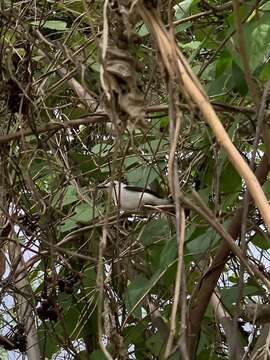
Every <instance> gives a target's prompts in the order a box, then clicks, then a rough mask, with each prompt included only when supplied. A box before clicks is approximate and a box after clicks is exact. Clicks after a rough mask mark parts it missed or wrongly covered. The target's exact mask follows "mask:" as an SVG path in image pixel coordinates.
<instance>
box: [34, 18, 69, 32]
mask: <svg viewBox="0 0 270 360" xmlns="http://www.w3.org/2000/svg"><path fill="white" fill-rule="evenodd" d="M31 25H33V26H40V27H42V28H45V29H51V30H58V31H64V30H66V29H67V23H66V22H65V21H61V20H48V21H45V22H44V23H43V21H32V22H31Z"/></svg>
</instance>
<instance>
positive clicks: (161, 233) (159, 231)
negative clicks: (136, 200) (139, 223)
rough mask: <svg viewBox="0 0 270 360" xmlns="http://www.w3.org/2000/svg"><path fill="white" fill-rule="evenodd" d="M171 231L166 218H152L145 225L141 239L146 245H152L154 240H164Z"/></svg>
mask: <svg viewBox="0 0 270 360" xmlns="http://www.w3.org/2000/svg"><path fill="white" fill-rule="evenodd" d="M169 233H170V226H169V223H168V220H167V219H166V218H161V219H157V220H152V221H151V222H148V223H147V224H146V225H145V226H144V227H143V231H142V233H141V235H140V240H141V242H142V243H143V244H145V245H150V244H152V243H153V242H157V241H159V240H164V239H166V238H167V236H168V234H169Z"/></svg>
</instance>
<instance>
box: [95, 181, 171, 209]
mask: <svg viewBox="0 0 270 360" xmlns="http://www.w3.org/2000/svg"><path fill="white" fill-rule="evenodd" d="M98 187H99V188H100V189H102V188H103V189H104V188H105V189H106V190H108V191H112V199H113V202H114V204H115V205H116V206H118V205H119V207H120V209H121V210H136V209H140V208H142V207H143V206H144V205H152V206H162V205H169V204H172V199H170V198H162V197H160V196H159V195H158V194H156V193H155V192H154V191H152V190H150V189H146V188H143V187H138V186H132V185H126V184H124V183H122V182H120V181H111V182H108V183H105V184H101V185H99V186H98Z"/></svg>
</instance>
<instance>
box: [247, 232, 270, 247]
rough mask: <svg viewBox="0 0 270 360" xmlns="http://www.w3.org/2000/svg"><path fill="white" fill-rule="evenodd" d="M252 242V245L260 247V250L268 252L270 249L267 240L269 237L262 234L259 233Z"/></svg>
mask: <svg viewBox="0 0 270 360" xmlns="http://www.w3.org/2000/svg"><path fill="white" fill-rule="evenodd" d="M251 241H252V244H254V245H256V246H258V247H259V248H260V249H263V250H268V249H269V248H270V243H269V241H268V240H267V235H266V236H265V237H264V236H262V235H261V234H260V233H257V234H256V235H255V236H254V237H253V238H252V240H251Z"/></svg>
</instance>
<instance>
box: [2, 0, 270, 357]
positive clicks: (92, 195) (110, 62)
mask: <svg viewBox="0 0 270 360" xmlns="http://www.w3.org/2000/svg"><path fill="white" fill-rule="evenodd" d="M106 3H107V2H105V1H83V0H63V1H45V0H44V1H40V0H39V1H35V2H34V1H28V2H23V1H13V0H5V1H2V2H1V5H0V9H1V82H0V89H1V97H0V103H1V119H2V121H1V127H0V129H1V131H0V147H1V149H0V160H1V172H2V174H1V175H0V189H1V191H0V197H1V200H0V201H1V202H0V209H1V218H2V220H1V228H2V231H1V241H2V244H3V247H2V253H1V262H0V270H3V271H2V272H3V273H4V275H3V280H2V281H3V286H2V293H1V295H2V297H1V301H2V303H1V334H0V335H1V336H2V337H4V339H2V340H1V339H0V346H1V347H2V348H3V349H6V350H9V351H13V352H14V351H16V352H24V351H23V348H22V347H20V344H21V343H19V345H18V342H17V334H18V328H19V329H20V327H19V326H23V327H24V326H26V325H25V324H24V321H26V320H25V319H24V320H22V319H23V317H20V316H21V315H19V313H20V306H19V304H20V303H19V301H18V297H17V298H16V296H18V295H19V296H22V297H23V298H25V301H26V302H27V303H28V305H29V306H30V307H31V311H32V315H31V316H32V318H33V320H34V321H33V324H32V325H31V326H33V328H34V329H35V331H36V333H37V336H38V340H39V344H38V347H39V349H40V352H41V354H42V358H47V359H60V358H61V359H62V358H66V359H92V360H94V359H103V358H104V359H105V358H107V359H108V358H110V357H109V356H111V358H112V359H128V358H130V359H164V358H167V359H180V358H181V359H182V358H183V359H189V358H190V359H191V358H192V357H193V358H196V359H199V360H203V359H213V360H214V359H215V360H216V359H227V358H229V357H230V358H235V359H238V358H239V359H240V358H241V356H242V355H239V354H242V353H241V351H243V349H244V346H245V349H246V352H247V354H248V356H251V354H253V355H254V353H255V352H256V351H259V350H258V348H257V346H258V345H257V344H258V341H259V340H260V339H262V333H263V330H262V327H261V326H260V324H258V323H257V322H256V316H255V315H254V321H253V322H249V320H248V318H247V317H246V315H245V311H244V309H245V305H246V304H248V303H250V302H255V303H258V304H264V303H266V302H267V301H268V290H269V289H267V288H266V285H265V283H263V282H262V279H261V278H260V279H258V278H256V277H254V273H252V272H251V271H249V269H247V267H246V264H247V263H245V264H244V263H243V262H241V261H240V259H239V258H238V257H237V256H236V255H235V254H233V253H231V252H230V250H229V248H228V245H227V243H226V241H225V240H224V238H221V236H220V233H217V231H216V228H214V226H213V223H214V222H215V221H216V222H219V223H220V224H222V226H223V227H224V229H226V231H227V233H229V234H230V235H231V236H232V237H233V239H234V240H239V239H241V241H240V243H241V244H240V245H239V248H240V249H241V251H242V252H243V256H244V258H245V259H247V261H250V262H251V263H252V264H253V265H254V266H255V267H256V268H257V269H258V271H259V272H260V273H261V276H262V277H264V278H265V279H268V273H267V271H268V267H269V263H268V249H269V234H268V231H267V229H266V226H265V224H264V222H263V220H262V218H261V215H260V213H259V212H258V210H257V209H256V207H255V206H254V205H253V203H250V205H249V200H248V199H249V198H247V196H248V195H247V192H246V186H245V184H244V182H243V180H242V178H241V176H240V175H239V174H240V173H239V169H238V168H236V167H235V166H234V165H233V164H232V162H231V161H230V159H229V158H228V156H227V153H226V151H225V150H224V148H223V147H222V144H221V143H219V142H218V141H217V139H216V137H215V136H214V135H213V132H212V131H211V128H210V127H209V125H208V124H207V123H206V122H205V119H204V117H203V115H202V113H201V112H200V111H199V109H198V107H197V106H195V105H194V104H193V103H192V101H191V98H190V97H189V96H187V92H186V90H185V88H184V86H183V87H182V88H181V86H178V85H179V81H180V84H181V81H182V80H181V74H179V77H180V80H179V79H171V78H170V74H168V71H167V69H166V67H165V65H164V62H163V59H162V56H161V54H160V52H159V51H158V47H157V41H156V38H155V36H154V35H153V32H155V29H154V30H153V29H150V28H149V27H147V24H145V22H144V21H143V20H142V17H141V16H140V12H139V11H138V10H136V9H137V6H138V7H139V6H144V5H145V6H146V8H147V9H149V11H153V12H154V13H155V14H159V15H160V19H161V20H160V21H162V22H163V23H164V24H167V25H168V24H171V25H172V24H173V28H174V38H175V41H176V45H177V46H178V47H179V49H181V51H182V52H183V54H184V56H185V57H186V59H187V61H188V63H189V65H190V66H191V69H192V71H193V73H194V74H196V75H197V76H198V79H199V80H200V82H201V84H202V85H203V88H204V89H205V91H206V92H207V94H208V96H209V97H210V100H211V104H212V106H213V107H214V109H215V111H216V112H217V114H218V116H219V119H220V121H221V123H222V125H223V127H224V128H225V130H226V132H227V133H228V134H229V136H230V138H231V139H232V141H233V143H234V145H235V146H236V148H237V150H238V151H239V153H240V154H241V155H242V157H243V159H245V161H246V162H247V163H249V164H250V165H251V168H252V169H259V171H258V174H259V175H258V177H259V176H261V178H260V179H259V180H260V182H261V183H264V185H263V190H264V192H265V194H266V195H267V197H268V198H269V193H270V182H269V181H270V180H269V179H268V180H267V173H268V170H269V169H268V167H269V165H268V162H267V158H266V162H265V156H267V155H269V154H268V140H267V137H268V128H267V127H268V123H267V122H268V117H269V112H267V106H268V103H269V96H268V92H267V89H268V88H267V87H268V86H269V84H268V80H269V76H270V59H269V54H270V44H269V39H270V36H269V34H270V1H269V0H261V1H260V0H259V1H255V0H250V1H246V2H241V4H240V1H239V2H238V0H234V1H233V2H228V3H227V2H223V1H220V0H209V1H199V0H184V1H173V2H168V1H146V0H145V1H139V2H136V1H133V2H132V1H121V0H118V1H108V7H107V8H106V9H105V10H106V11H105V10H104V7H105V6H106ZM135 3H137V4H135ZM143 3H144V5H142V4H143ZM237 4H238V5H239V6H238V7H237ZM170 5H171V7H170ZM130 9H132V11H131V12H130V14H129V16H128V15H127V14H128V11H127V10H130ZM106 14H107V15H106ZM239 17H240V20H241V21H240V22H239V21H238V20H237V19H239ZM237 21H238V22H237ZM239 27H240V30H239ZM168 28H169V25H168V27H167V29H168ZM106 34H107V35H106ZM106 36H107V37H106ZM241 36H242V38H241ZM241 39H242V40H241ZM106 41H107V42H108V44H107V47H106ZM172 41H173V40H172ZM240 41H242V43H241V44H242V47H241V46H240V45H239V44H240ZM243 47H244V50H243ZM104 49H105V50H106V51H104ZM173 61H174V59H171V62H172V64H173ZM246 64H247V65H246ZM104 68H105V70H106V71H105V72H104ZM265 89H266V90H265ZM264 92H265V94H266V95H265V94H264ZM254 94H257V95H258V99H259V100H258V101H256V96H255V95H254ZM263 94H264V95H263ZM265 108H266V110H265ZM259 109H260V111H259ZM264 110H265V111H264ZM178 112H179V113H180V115H179V118H177V119H176V118H174V115H177V114H178ZM259 114H261V115H259ZM261 118H262V119H263V126H261V125H259V120H260V119H261ZM177 121H179V122H180V132H179V136H177V137H176V138H175V136H174V135H175V134H177V131H176V127H177ZM262 128H263V130H262ZM256 134H257V135H256ZM258 140H259V141H258ZM174 143H175V148H173V144H174ZM172 149H173V150H172ZM252 156H254V159H253V158H252ZM172 159H173V162H174V163H173V166H174V171H173V174H174V176H173V177H172V172H170V167H169V166H170V161H171V160H172ZM265 163H266V165H265ZM263 166H266V167H267V170H263V171H264V173H263V174H261V173H260V169H261V168H263ZM263 169H264V168H263ZM111 179H113V180H116V179H117V180H120V181H127V182H129V183H130V184H132V185H135V186H141V187H149V188H151V189H152V190H154V191H156V192H158V193H159V194H160V195H161V196H163V197H166V196H169V195H170V194H171V195H172V196H173V199H174V201H175V199H178V200H177V201H179V198H177V193H175V190H176V187H175V184H176V183H177V188H178V189H179V190H180V189H181V196H183V194H184V196H185V197H186V198H188V199H190V200H191V205H187V204H186V203H185V201H184V200H183V199H182V200H181V204H180V207H182V208H183V207H184V208H185V209H184V211H185V222H184V223H183V219H182V222H181V221H180V222H179V217H180V213H181V210H179V209H178V210H177V206H176V216H175V215H174V214H172V213H171V209H170V211H169V210H166V208H165V209H159V210H158V211H157V210H155V209H153V208H151V209H150V208H149V207H148V208H147V209H140V210H136V211H135V213H136V214H134V213H132V212H131V213H130V212H128V213H126V212H122V211H121V210H120V209H117V208H116V207H115V205H114V204H112V203H111V202H110V196H107V195H106V194H105V193H104V192H103V191H101V190H99V189H98V185H99V184H100V183H103V182H104V181H109V180H111ZM194 191H196V194H195V195H194ZM251 195H252V194H251ZM198 198H199V199H200V200H198ZM243 202H244V209H246V210H247V214H246V215H245V213H244V212H243V211H242V208H241V206H242V204H243ZM192 204H193V205H194V204H195V205H197V206H198V207H199V208H201V210H202V213H203V214H206V215H207V214H208V215H209V213H210V216H209V217H210V221H207V216H206V217H205V216H202V214H201V213H199V212H198V211H197V210H196V207H194V206H192ZM239 209H240V210H239ZM241 211H242V212H241ZM245 216H246V217H245ZM211 219H212V220H211ZM179 227H180V228H181V231H180V232H179V230H178V228H179ZM184 229H185V244H184V249H183V251H184V253H183V254H182V255H181V253H180V252H179V247H180V246H181V243H180V237H181V234H183V231H184ZM241 231H242V234H241ZM14 243H15V244H17V250H18V248H19V249H20V252H21V256H22V258H23V259H24V260H23V264H24V265H22V258H20V257H19V258H20V260H18V259H17V262H16V261H15V262H14V261H13V260H12V250H11V247H10V244H14ZM18 244H20V246H19V245H18ZM237 244H238V243H237ZM4 259H6V268H5V267H4V263H5V260H4ZM181 260H182V261H183V263H182V266H180V265H181ZM179 264H180V265H179ZM213 264H214V265H213ZM21 269H23V270H21ZM207 269H208V271H207ZM209 269H210V270H209ZM25 270H26V273H25V274H24V275H25V279H27V283H28V286H24V287H23V288H20V289H19V290H18V287H16V286H17V285H16V279H17V280H18V276H19V275H18V273H19V274H20V271H22V272H23V271H25ZM179 270H180V277H179ZM211 276H213V277H214V278H215V279H214V280H213V277H212V278H211ZM177 281H178V282H179V283H178V282H177ZM180 281H181V286H180V285H179V284H180ZM265 281H267V280H265ZM209 284H210V285H209ZM29 285H30V286H29ZM178 285H179V286H180V289H178V287H177V286H178ZM208 285H209V286H210V287H211V286H213V289H212V291H210V293H209V294H210V295H209V296H208V298H207V296H206V297H204V296H203V294H206V290H205V289H206V288H207V287H208ZM29 289H30V290H29ZM177 289H178V290H177ZM202 289H203V290H202ZM214 290H216V293H215V294H216V295H217V297H218V298H219V299H220V301H221V302H220V303H219V308H218V307H217V306H215V305H214V304H215V301H214V300H213V299H214V297H215V295H213V296H212V298H211V300H210V297H211V294H212V292H213V291H214ZM177 291H178V292H177ZM177 294H178V296H179V298H178V300H177V297H176V295H177ZM11 299H12V300H11ZM174 304H176V315H175V318H174V317H173V312H174ZM200 306H202V308H203V307H204V308H203V310H202V313H201V317H200V316H198V317H197V318H195V315H194V314H195V313H196V314H197V312H196V311H197V310H198V308H199V307H200ZM220 307H221V308H222V311H221V312H220ZM198 311H200V310H198ZM196 316H197V315H196ZM224 318H226V319H229V320H230V321H231V323H230V325H229V331H228V328H226V326H225V325H224ZM233 319H235V320H236V321H235V322H233ZM173 320H174V323H173ZM268 321H269V320H268V319H266V322H268ZM195 325H196V326H197V328H196V326H195ZM173 326H174V327H175V328H174V329H173ZM172 329H173V330H172ZM32 330H33V329H32ZM193 331H194V332H195V335H196V339H197V341H195V344H194V339H193V340H190V334H191V333H192V332H193ZM19 332H20V331H19ZM24 332H25V327H24V330H22V331H21V333H23V334H24ZM232 334H233V335H232ZM24 335H25V336H26V337H27V332H26V334H24ZM234 335H235V336H234ZM251 335H252V336H251ZM170 337H171V340H172V344H171V346H169V345H168V343H169V341H170ZM194 338H195V337H194ZM233 339H237V341H235V342H234V341H233ZM265 341H266V340H265ZM265 341H264V342H263V344H264V343H265ZM9 342H11V345H10V344H9V345H7V343H9ZM191 344H193V346H192V345H191ZM105 348H106V350H105ZM191 348H192V349H191ZM168 349H169V350H170V351H169V354H168ZM187 353H188V354H189V356H188V357H187V355H186V357H184V356H185V354H187ZM108 354H109V355H108ZM258 354H259V355H258V356H263V350H261V352H258ZM28 358H31V355H29V354H28ZM258 358H259V359H260V358H261V359H262V358H263V357H258Z"/></svg>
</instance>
